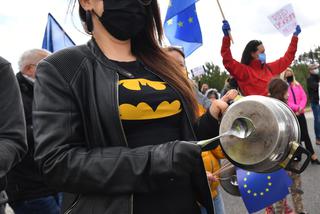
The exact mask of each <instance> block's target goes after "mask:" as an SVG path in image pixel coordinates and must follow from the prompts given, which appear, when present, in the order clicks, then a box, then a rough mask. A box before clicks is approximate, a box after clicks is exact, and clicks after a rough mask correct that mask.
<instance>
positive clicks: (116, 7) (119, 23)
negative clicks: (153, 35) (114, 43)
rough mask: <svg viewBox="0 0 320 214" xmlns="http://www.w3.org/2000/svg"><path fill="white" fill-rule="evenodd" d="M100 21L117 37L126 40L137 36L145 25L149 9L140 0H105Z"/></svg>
mask: <svg viewBox="0 0 320 214" xmlns="http://www.w3.org/2000/svg"><path fill="white" fill-rule="evenodd" d="M103 4H104V11H103V14H102V15H101V17H99V16H98V15H97V14H96V15H97V16H98V17H99V20H100V22H101V23H102V24H103V26H104V27H105V28H106V30H107V31H108V32H109V33H110V34H111V35H112V36H114V37H115V38H117V39H119V40H122V41H125V40H128V39H131V38H133V37H135V36H136V35H137V34H138V33H140V32H141V30H142V29H143V28H144V27H145V24H146V17H147V11H146V6H144V5H143V4H142V3H140V1H138V0H104V1H103Z"/></svg>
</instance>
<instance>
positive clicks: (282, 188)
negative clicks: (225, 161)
mask: <svg viewBox="0 0 320 214" xmlns="http://www.w3.org/2000/svg"><path fill="white" fill-rule="evenodd" d="M237 179H238V184H239V190H240V193H241V196H242V200H243V202H244V204H245V206H246V208H247V210H248V212H249V213H253V212H257V211H259V210H261V209H263V208H265V207H267V206H270V205H271V204H273V203H275V202H277V201H280V200H282V199H283V198H285V197H286V196H287V195H288V194H289V189H288V188H289V187H290V186H291V185H292V180H291V178H290V177H289V176H288V174H287V172H286V171H285V170H283V169H281V170H279V171H276V172H273V173H267V174H262V173H255V172H249V171H245V170H242V169H237Z"/></svg>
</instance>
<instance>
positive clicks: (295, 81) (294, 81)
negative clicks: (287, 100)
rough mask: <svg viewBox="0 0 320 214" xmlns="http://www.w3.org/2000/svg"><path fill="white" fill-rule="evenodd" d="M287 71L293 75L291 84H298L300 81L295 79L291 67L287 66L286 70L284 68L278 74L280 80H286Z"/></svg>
mask: <svg viewBox="0 0 320 214" xmlns="http://www.w3.org/2000/svg"><path fill="white" fill-rule="evenodd" d="M287 71H290V72H291V74H292V76H293V82H292V83H293V84H294V85H300V83H299V82H298V81H297V80H296V77H295V75H294V72H293V70H292V69H291V68H287V69H286V70H284V71H283V72H282V73H281V74H280V78H281V79H282V80H284V81H287V80H286V72H287Z"/></svg>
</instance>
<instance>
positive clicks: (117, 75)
mask: <svg viewBox="0 0 320 214" xmlns="http://www.w3.org/2000/svg"><path fill="white" fill-rule="evenodd" d="M115 74H116V76H115V90H116V106H115V108H116V111H117V113H118V119H119V123H120V127H121V133H122V136H123V138H124V141H125V143H126V145H127V147H128V148H129V144H128V140H127V137H126V135H125V133H124V129H123V125H122V122H121V118H120V112H119V87H118V83H119V74H118V73H115ZM130 201H131V202H130V214H133V194H132V195H131V197H130Z"/></svg>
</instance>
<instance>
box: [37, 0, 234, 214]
mask: <svg viewBox="0 0 320 214" xmlns="http://www.w3.org/2000/svg"><path fill="white" fill-rule="evenodd" d="M77 2H79V13H80V18H81V20H82V22H83V24H84V27H85V30H86V32H87V33H89V34H91V35H92V38H91V40H90V41H89V42H88V43H87V44H85V45H80V46H76V47H72V48H67V49H64V50H61V51H59V52H56V53H54V54H52V55H50V56H49V57H47V58H46V59H44V60H43V61H42V62H41V63H40V64H39V65H38V67H37V74H36V82H35V94H34V97H35V100H34V109H33V119H34V120H33V125H34V137H35V160H36V162H37V163H38V164H39V166H40V169H41V173H42V175H43V177H44V178H45V180H46V182H47V183H48V184H49V185H50V186H51V187H53V188H54V189H57V190H59V191H62V192H68V193H72V195H73V197H72V198H71V199H70V198H69V201H64V202H65V203H64V205H65V206H64V207H65V208H64V209H63V213H69V214H70V213H76V214H82V213H83V214H88V213H99V214H115V213H121V214H132V213H134V214H150V213H152V214H163V213H184V214H200V212H201V211H200V205H202V206H204V207H205V208H206V210H207V213H208V214H212V213H213V205H212V200H211V195H210V189H209V187H208V181H207V178H206V172H205V169H204V166H203V163H202V160H201V148H200V147H199V146H198V145H196V144H195V143H194V142H195V141H196V140H201V139H204V138H209V137H214V136H217V135H218V131H219V125H218V124H219V123H218V117H219V115H220V114H221V113H222V111H224V110H225V109H226V108H227V107H228V104H226V103H223V104H221V105H220V106H216V105H214V106H212V107H211V108H210V109H208V111H207V112H206V113H205V114H204V115H203V116H201V117H197V116H196V112H197V101H196V98H195V95H194V91H193V87H192V85H191V84H190V82H189V80H188V79H187V77H186V76H184V75H181V72H183V71H182V70H181V68H180V67H179V65H178V64H177V63H176V62H175V61H174V60H173V59H171V58H170V57H169V56H168V55H167V53H166V52H165V51H164V50H163V48H162V47H161V46H160V45H161V41H162V35H163V31H162V22H161V20H160V12H159V7H158V2H157V0H152V1H151V0H103V1H102V0H79V1H75V0H73V1H71V2H70V4H71V6H75V5H74V4H76V3H77ZM216 146H218V143H215V144H212V145H210V147H211V148H207V149H212V148H214V147H216Z"/></svg>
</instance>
